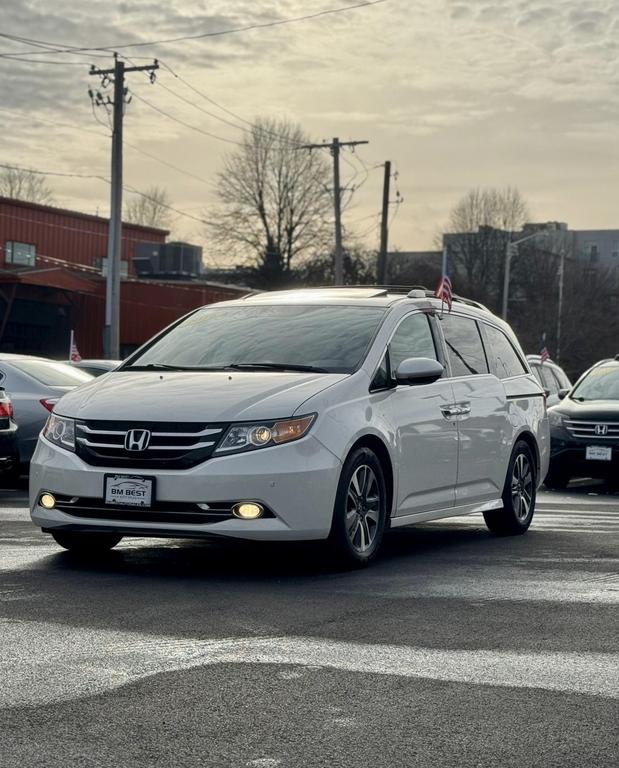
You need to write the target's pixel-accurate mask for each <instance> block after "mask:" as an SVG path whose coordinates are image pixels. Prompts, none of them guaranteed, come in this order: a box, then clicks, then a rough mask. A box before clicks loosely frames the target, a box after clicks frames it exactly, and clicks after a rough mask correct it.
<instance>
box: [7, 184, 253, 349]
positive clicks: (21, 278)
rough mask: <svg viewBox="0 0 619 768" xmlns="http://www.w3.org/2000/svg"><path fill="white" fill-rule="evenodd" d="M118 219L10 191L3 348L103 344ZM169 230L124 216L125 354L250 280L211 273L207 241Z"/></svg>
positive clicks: (94, 346) (122, 333) (237, 292)
mask: <svg viewBox="0 0 619 768" xmlns="http://www.w3.org/2000/svg"><path fill="white" fill-rule="evenodd" d="M108 225H109V222H108V219H106V218H103V217H101V216H93V215H90V214H86V213H80V212H78V211H70V210H64V209H61V208H55V207H53V206H49V205H39V204H36V203H27V202H23V201H20V200H13V199H10V198H4V197H0V351H3V352H19V353H29V354H40V355H46V356H50V357H58V358H63V357H65V358H66V357H67V356H68V352H69V335H70V331H71V330H72V329H73V330H74V331H75V335H76V341H77V345H78V347H79V350H80V352H81V354H82V355H83V356H88V357H100V356H101V355H102V352H103V325H104V318H105V275H106V273H107V256H106V254H107V237H108ZM167 235H168V232H167V231H166V230H162V229H156V228H153V227H142V226H138V225H135V224H123V229H122V247H121V258H122V261H121V317H120V344H121V354H123V355H126V354H128V353H129V352H130V351H132V350H133V349H135V348H136V347H138V346H139V345H140V344H142V343H143V342H144V341H146V340H147V339H148V338H149V337H150V336H152V335H153V334H154V333H156V332H157V331H158V330H160V329H161V328H163V327H165V326H166V325H168V324H169V323H171V322H173V321H174V320H176V319H177V318H178V317H180V316H182V315H183V314H185V313H186V312H189V311H190V310H192V309H194V308H195V307H198V306H201V305H203V304H209V303H212V302H215V301H221V300H224V299H228V298H234V297H236V296H239V295H242V294H243V293H246V292H247V289H246V288H243V287H238V286H225V285H221V284H214V283H210V282H207V281H204V280H202V279H201V260H202V250H201V248H198V247H197V246H192V245H189V244H187V243H166V237H167Z"/></svg>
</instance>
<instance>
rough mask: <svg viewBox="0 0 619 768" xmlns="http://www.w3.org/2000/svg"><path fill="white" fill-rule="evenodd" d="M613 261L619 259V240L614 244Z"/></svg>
mask: <svg viewBox="0 0 619 768" xmlns="http://www.w3.org/2000/svg"><path fill="white" fill-rule="evenodd" d="M612 253H613V259H617V258H619V240H615V241H614V243H613V251H612Z"/></svg>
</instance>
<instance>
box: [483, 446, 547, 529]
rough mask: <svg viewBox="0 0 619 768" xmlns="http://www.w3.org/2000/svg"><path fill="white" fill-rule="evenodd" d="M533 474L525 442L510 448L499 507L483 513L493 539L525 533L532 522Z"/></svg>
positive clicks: (534, 466)
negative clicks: (500, 507) (501, 502)
mask: <svg viewBox="0 0 619 768" xmlns="http://www.w3.org/2000/svg"><path fill="white" fill-rule="evenodd" d="M536 475H537V472H536V465H535V460H534V458H533V453H532V452H531V449H530V448H529V445H528V443H526V442H525V441H524V440H519V441H518V442H517V443H516V445H515V446H514V450H513V451H512V455H511V458H510V460H509V465H508V467H507V477H506V478H505V485H504V486H503V497H502V498H503V508H502V509H493V510H491V511H489V512H484V520H485V521H486V525H487V526H488V530H489V531H490V532H491V533H494V534H495V535H496V536H518V535H520V534H522V533H526V532H527V530H528V529H529V526H530V525H531V521H532V520H533V513H534V511H535V497H536V492H537V477H536Z"/></svg>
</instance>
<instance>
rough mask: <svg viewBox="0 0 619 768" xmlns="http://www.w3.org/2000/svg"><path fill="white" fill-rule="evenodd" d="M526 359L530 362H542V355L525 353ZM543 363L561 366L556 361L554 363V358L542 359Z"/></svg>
mask: <svg viewBox="0 0 619 768" xmlns="http://www.w3.org/2000/svg"><path fill="white" fill-rule="evenodd" d="M527 360H528V361H529V362H530V363H541V362H542V356H541V355H527ZM544 365H554V367H555V368H561V366H560V365H559V364H558V363H555V361H554V360H551V359H549V358H547V359H546V360H544Z"/></svg>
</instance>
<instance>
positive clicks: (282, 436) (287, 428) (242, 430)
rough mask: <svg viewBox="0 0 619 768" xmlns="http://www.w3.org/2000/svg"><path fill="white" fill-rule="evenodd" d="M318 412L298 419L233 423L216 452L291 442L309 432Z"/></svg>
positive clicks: (239, 450)
mask: <svg viewBox="0 0 619 768" xmlns="http://www.w3.org/2000/svg"><path fill="white" fill-rule="evenodd" d="M315 417H316V414H314V413H312V414H310V415H309V416H301V417H300V418H298V419H281V420H280V421H275V422H273V421H267V422H263V423H254V424H233V425H232V426H231V427H230V428H229V429H228V431H227V432H226V434H225V435H224V437H223V440H222V441H221V443H220V444H219V446H218V447H217V450H216V451H215V453H232V452H235V453H238V452H241V451H251V450H255V449H256V448H268V447H269V446H272V445H281V444H282V443H290V442H292V441H293V440H299V439H300V438H302V437H303V436H304V435H306V434H307V433H308V432H309V429H310V427H311V426H312V423H313V422H314V419H315Z"/></svg>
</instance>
